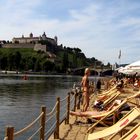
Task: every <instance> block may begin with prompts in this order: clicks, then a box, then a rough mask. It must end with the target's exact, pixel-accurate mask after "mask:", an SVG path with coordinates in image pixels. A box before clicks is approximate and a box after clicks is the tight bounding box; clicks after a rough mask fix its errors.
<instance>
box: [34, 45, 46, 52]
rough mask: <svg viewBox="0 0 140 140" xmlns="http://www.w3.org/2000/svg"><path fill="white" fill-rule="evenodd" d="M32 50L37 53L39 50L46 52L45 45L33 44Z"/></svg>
mask: <svg viewBox="0 0 140 140" xmlns="http://www.w3.org/2000/svg"><path fill="white" fill-rule="evenodd" d="M34 50H35V51H39V50H41V51H44V52H46V45H41V44H35V46H34Z"/></svg>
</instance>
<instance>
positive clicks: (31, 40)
mask: <svg viewBox="0 0 140 140" xmlns="http://www.w3.org/2000/svg"><path fill="white" fill-rule="evenodd" d="M41 40H46V41H48V42H50V43H52V44H53V45H57V37H56V36H55V37H54V39H53V38H49V37H47V36H46V33H45V32H44V33H43V35H42V36H39V37H34V36H33V33H30V34H29V37H24V35H22V37H18V38H16V37H14V38H13V39H12V43H19V44H20V43H34V44H35V43H38V42H39V41H41Z"/></svg>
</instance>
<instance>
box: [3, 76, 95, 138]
mask: <svg viewBox="0 0 140 140" xmlns="http://www.w3.org/2000/svg"><path fill="white" fill-rule="evenodd" d="M22 76H23V75H9V76H8V75H0V139H2V138H3V137H4V133H5V127H6V126H7V125H12V126H13V127H14V128H15V131H17V130H19V129H21V128H24V127H25V126H27V125H28V124H30V123H31V122H32V121H33V120H34V119H35V118H36V117H37V116H38V115H39V114H40V109H41V106H42V105H45V106H46V107H47V111H48V112H50V111H51V109H52V108H53V107H54V105H55V102H56V98H57V97H60V99H63V98H65V97H66V96H67V93H68V92H69V91H70V90H71V88H72V86H73V83H74V82H80V81H81V77H80V76H62V75H61V76H60V75H55V76H54V75H44V76H43V75H28V80H23V79H22ZM92 79H94V77H92Z"/></svg>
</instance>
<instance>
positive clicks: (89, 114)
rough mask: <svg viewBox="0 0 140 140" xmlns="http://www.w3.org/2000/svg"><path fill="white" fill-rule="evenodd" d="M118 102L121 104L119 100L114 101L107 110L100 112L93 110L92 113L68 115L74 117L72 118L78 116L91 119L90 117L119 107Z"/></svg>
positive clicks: (72, 113) (72, 112)
mask: <svg viewBox="0 0 140 140" xmlns="http://www.w3.org/2000/svg"><path fill="white" fill-rule="evenodd" d="M120 102H121V100H115V101H114V102H113V103H112V105H111V106H109V107H108V108H107V110H102V111H98V110H94V111H83V112H75V111H70V115H74V116H78V117H91V116H96V115H101V114H104V113H106V112H108V111H110V110H111V109H113V108H114V107H116V106H117V105H119V104H120Z"/></svg>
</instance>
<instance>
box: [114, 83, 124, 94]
mask: <svg viewBox="0 0 140 140" xmlns="http://www.w3.org/2000/svg"><path fill="white" fill-rule="evenodd" d="M116 88H117V89H118V90H119V91H120V92H122V91H123V88H124V82H123V80H120V81H119V82H118V83H117V86H116Z"/></svg>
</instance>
